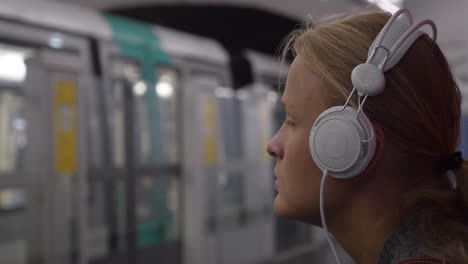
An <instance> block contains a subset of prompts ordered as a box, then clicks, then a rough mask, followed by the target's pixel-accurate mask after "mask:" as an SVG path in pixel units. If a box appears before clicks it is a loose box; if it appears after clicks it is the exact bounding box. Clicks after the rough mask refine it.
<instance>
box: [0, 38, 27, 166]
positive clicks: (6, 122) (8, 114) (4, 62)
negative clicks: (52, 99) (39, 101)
mask: <svg viewBox="0 0 468 264" xmlns="http://www.w3.org/2000/svg"><path fill="white" fill-rule="evenodd" d="M31 55H32V50H31V49H27V48H21V47H16V46H10V45H4V44H1V43H0V173H1V172H11V171H14V170H18V169H21V168H24V158H25V157H24V154H25V153H24V151H25V148H26V144H27V124H26V120H25V116H24V99H23V87H22V86H23V85H24V80H25V78H26V72H27V68H26V64H25V60H26V59H27V58H29V57H30V56H31Z"/></svg>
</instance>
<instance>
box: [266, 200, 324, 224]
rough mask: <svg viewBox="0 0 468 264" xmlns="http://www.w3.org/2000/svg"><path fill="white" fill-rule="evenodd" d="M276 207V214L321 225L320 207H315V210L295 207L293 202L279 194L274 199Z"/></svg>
mask: <svg viewBox="0 0 468 264" xmlns="http://www.w3.org/2000/svg"><path fill="white" fill-rule="evenodd" d="M274 209H275V213H276V215H278V216H280V217H283V218H289V219H292V220H297V221H301V222H304V223H308V224H312V225H315V226H321V221H320V211H319V208H315V209H316V210H314V208H309V209H305V208H297V207H294V206H292V205H291V204H288V203H287V202H286V201H285V200H284V198H282V197H281V195H280V194H278V195H277V196H276V198H275V201H274Z"/></svg>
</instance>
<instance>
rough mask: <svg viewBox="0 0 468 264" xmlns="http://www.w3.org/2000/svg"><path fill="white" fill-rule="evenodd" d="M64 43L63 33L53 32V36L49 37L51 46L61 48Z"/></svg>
mask: <svg viewBox="0 0 468 264" xmlns="http://www.w3.org/2000/svg"><path fill="white" fill-rule="evenodd" d="M63 43H64V41H63V37H62V35H61V34H58V33H56V34H52V36H50V38H49V46H51V47H52V48H56V49H60V48H62V47H63Z"/></svg>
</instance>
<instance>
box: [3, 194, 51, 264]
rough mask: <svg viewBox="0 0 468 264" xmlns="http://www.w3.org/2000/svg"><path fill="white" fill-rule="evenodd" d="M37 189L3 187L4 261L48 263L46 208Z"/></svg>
mask: <svg viewBox="0 0 468 264" xmlns="http://www.w3.org/2000/svg"><path fill="white" fill-rule="evenodd" d="M38 198H40V196H39V193H38V192H37V191H31V190H30V191H25V190H24V189H2V190H0V234H1V235H0V262H1V263H11V264H26V263H35V264H41V263H45V260H44V255H43V252H44V248H43V247H44V241H43V234H42V230H43V228H42V227H43V222H42V211H41V209H42V208H43V205H42V204H39V203H40V202H39V201H40V199H38Z"/></svg>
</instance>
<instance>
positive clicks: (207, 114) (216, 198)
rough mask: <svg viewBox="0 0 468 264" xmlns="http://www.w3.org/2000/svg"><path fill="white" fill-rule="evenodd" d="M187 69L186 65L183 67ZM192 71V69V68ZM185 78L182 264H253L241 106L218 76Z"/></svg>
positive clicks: (200, 73)
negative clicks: (184, 221)
mask: <svg viewBox="0 0 468 264" xmlns="http://www.w3.org/2000/svg"><path fill="white" fill-rule="evenodd" d="M187 64H188V63H185V65H187ZM195 66H196V67H195ZM192 69H197V70H190V69H188V70H187V74H186V76H185V78H184V89H183V93H184V154H185V156H184V166H183V168H184V175H185V179H184V196H185V198H184V201H185V202H184V205H185V206H184V208H185V213H184V215H187V216H190V220H188V221H187V222H186V223H185V225H184V226H185V228H184V237H185V247H184V258H185V262H184V263H193V264H197V263H212V264H229V263H253V262H254V257H253V255H255V254H257V253H258V251H257V250H256V248H257V245H255V246H254V247H252V243H251V242H252V241H249V238H250V235H249V231H250V230H249V228H248V226H247V217H248V212H247V207H246V199H245V195H246V188H245V186H246V175H247V171H248V170H249V169H250V168H249V167H248V166H247V164H246V163H245V157H244V151H243V148H244V145H243V144H242V142H243V141H242V140H243V139H242V137H243V133H242V120H241V110H240V109H241V101H240V100H238V98H237V96H236V93H235V92H234V91H233V90H232V89H230V88H225V87H224V86H225V85H226V84H227V83H229V82H228V80H227V79H226V78H225V77H224V75H223V73H222V71H220V70H217V69H212V68H210V67H208V65H200V64H197V65H192Z"/></svg>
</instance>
